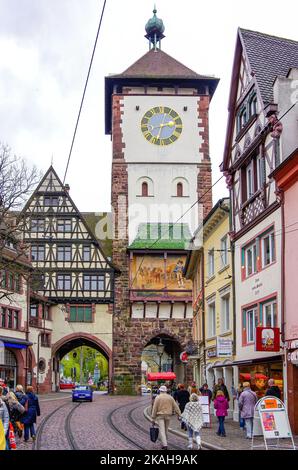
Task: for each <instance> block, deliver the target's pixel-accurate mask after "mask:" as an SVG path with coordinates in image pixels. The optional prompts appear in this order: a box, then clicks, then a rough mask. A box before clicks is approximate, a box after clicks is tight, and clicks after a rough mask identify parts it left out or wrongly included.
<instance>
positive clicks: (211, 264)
mask: <svg viewBox="0 0 298 470" xmlns="http://www.w3.org/2000/svg"><path fill="white" fill-rule="evenodd" d="M212 276H214V249H213V248H212V250H209V251H208V277H212Z"/></svg>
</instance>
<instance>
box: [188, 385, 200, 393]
mask: <svg viewBox="0 0 298 470" xmlns="http://www.w3.org/2000/svg"><path fill="white" fill-rule="evenodd" d="M188 393H189V395H191V394H192V393H198V387H197V384H196V382H192V383H191V385H190V386H189V387H188Z"/></svg>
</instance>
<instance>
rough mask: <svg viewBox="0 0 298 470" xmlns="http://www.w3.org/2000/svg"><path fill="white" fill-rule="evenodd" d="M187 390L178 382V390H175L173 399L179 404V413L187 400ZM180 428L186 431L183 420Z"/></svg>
mask: <svg viewBox="0 0 298 470" xmlns="http://www.w3.org/2000/svg"><path fill="white" fill-rule="evenodd" d="M189 397H190V395H189V392H188V390H185V386H184V384H178V390H177V391H176V392H175V395H174V399H175V400H176V402H177V403H178V405H179V408H180V411H181V413H183V411H184V408H185V405H186V403H188V402H189ZM181 429H184V430H185V431H186V426H185V424H184V422H183V421H182V422H181Z"/></svg>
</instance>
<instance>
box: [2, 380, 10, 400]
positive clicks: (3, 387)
mask: <svg viewBox="0 0 298 470" xmlns="http://www.w3.org/2000/svg"><path fill="white" fill-rule="evenodd" d="M0 387H2V396H3V397H5V395H7V394H8V392H9V389H8V386H7V385H6V383H5V381H4V380H3V379H0Z"/></svg>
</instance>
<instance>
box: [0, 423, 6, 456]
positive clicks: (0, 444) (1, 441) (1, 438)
mask: <svg viewBox="0 0 298 470" xmlns="http://www.w3.org/2000/svg"><path fill="white" fill-rule="evenodd" d="M5 448H6V439H5V434H4V427H3V423H2V420H1V419H0V450H5Z"/></svg>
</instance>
